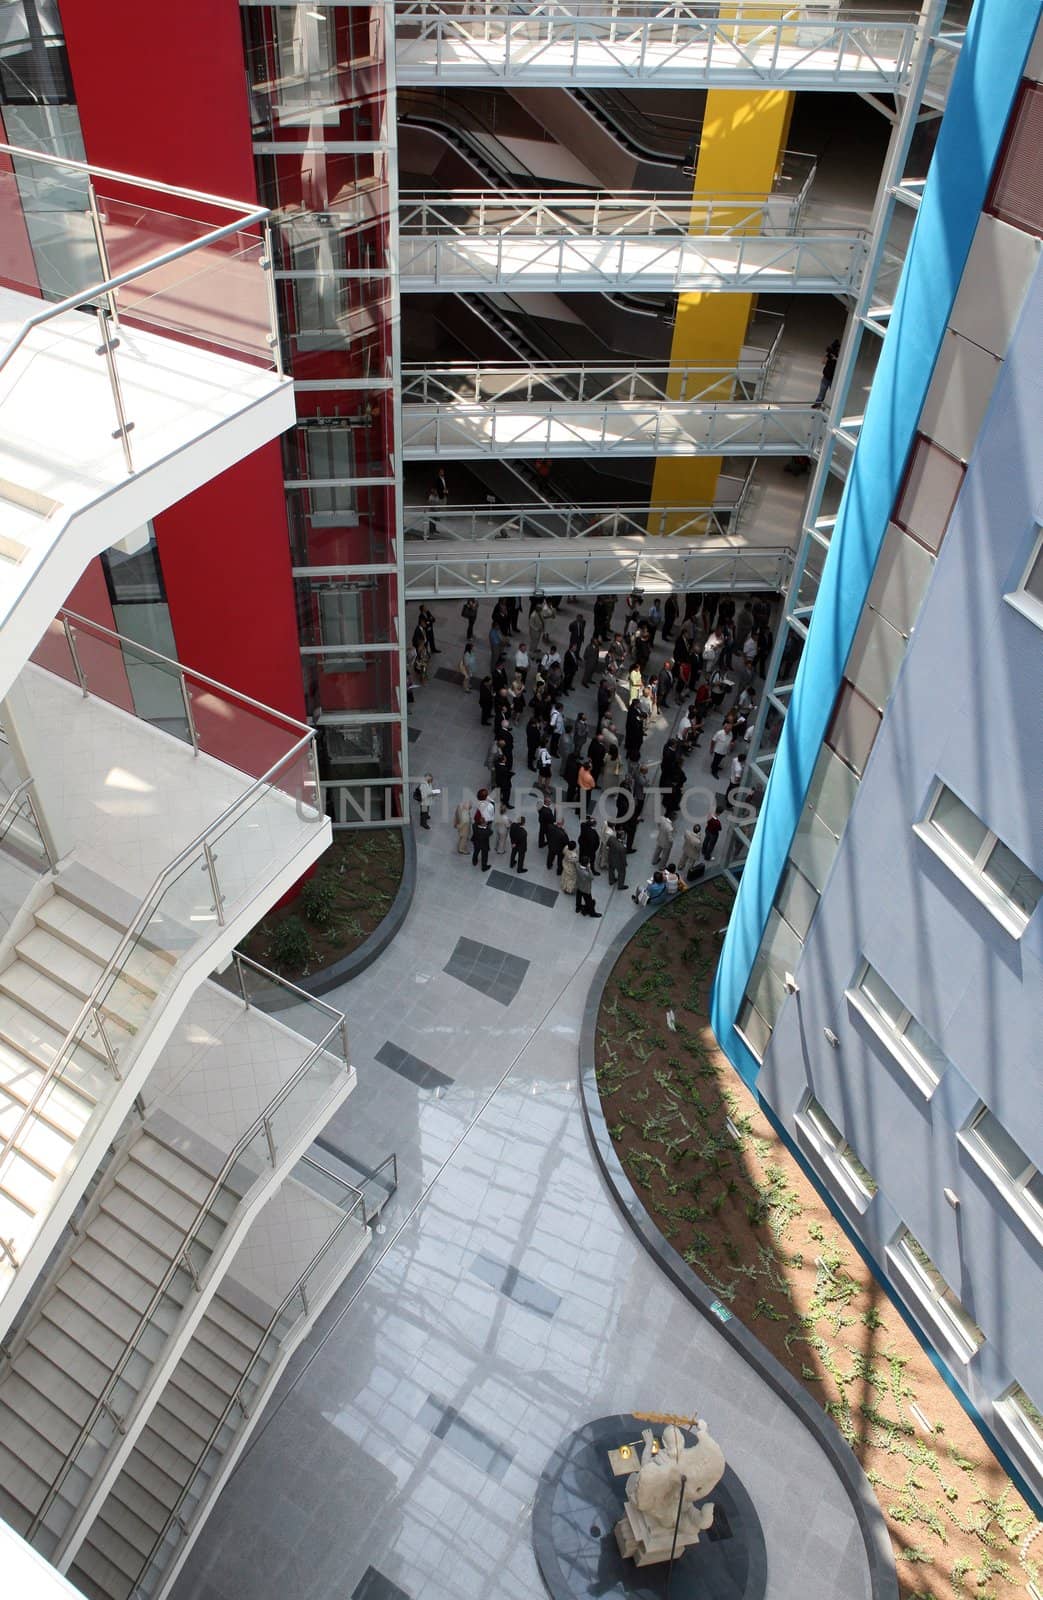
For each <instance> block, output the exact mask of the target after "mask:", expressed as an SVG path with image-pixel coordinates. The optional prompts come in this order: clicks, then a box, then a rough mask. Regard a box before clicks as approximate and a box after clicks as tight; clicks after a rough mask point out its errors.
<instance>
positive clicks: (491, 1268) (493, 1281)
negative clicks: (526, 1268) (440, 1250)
mask: <svg viewBox="0 0 1043 1600" xmlns="http://www.w3.org/2000/svg"><path fill="white" fill-rule="evenodd" d="M471 1271H472V1272H473V1273H474V1275H475V1277H476V1278H481V1280H482V1282H483V1283H488V1284H490V1285H491V1286H492V1288H494V1289H496V1290H498V1291H499V1293H500V1294H504V1295H506V1296H507V1298H508V1299H509V1300H514V1301H516V1302H517V1304H518V1305H520V1306H524V1307H525V1309H526V1310H527V1311H534V1312H535V1313H536V1315H537V1316H539V1317H548V1318H549V1317H552V1316H553V1315H554V1313H555V1312H556V1311H557V1309H558V1307H559V1306H560V1305H561V1296H560V1295H559V1294H555V1293H554V1292H553V1290H551V1289H548V1288H546V1287H545V1286H544V1285H543V1284H542V1283H540V1282H538V1280H537V1279H536V1278H530V1277H528V1276H527V1274H526V1273H524V1272H519V1271H518V1269H517V1267H509V1266H506V1265H505V1264H504V1262H502V1261H497V1260H496V1258H495V1256H487V1255H485V1254H479V1255H476V1256H475V1258H474V1260H473V1262H472V1263H471Z"/></svg>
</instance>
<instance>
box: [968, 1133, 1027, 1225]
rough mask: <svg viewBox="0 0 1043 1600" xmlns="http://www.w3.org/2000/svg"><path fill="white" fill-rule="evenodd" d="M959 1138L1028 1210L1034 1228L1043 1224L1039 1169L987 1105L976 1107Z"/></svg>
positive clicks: (1003, 1186)
mask: <svg viewBox="0 0 1043 1600" xmlns="http://www.w3.org/2000/svg"><path fill="white" fill-rule="evenodd" d="M961 1138H962V1140H963V1142H964V1144H966V1146H967V1148H968V1149H969V1150H970V1151H971V1152H972V1154H974V1155H975V1156H976V1157H977V1158H978V1160H979V1161H980V1162H981V1164H982V1166H984V1167H985V1169H986V1170H987V1171H988V1172H989V1174H990V1176H991V1177H992V1178H994V1179H995V1181H996V1182H997V1183H998V1184H999V1185H1000V1187H1001V1188H1003V1189H1006V1190H1007V1191H1008V1193H1010V1194H1011V1195H1012V1197H1013V1198H1014V1199H1015V1200H1016V1201H1017V1202H1019V1203H1020V1204H1021V1205H1022V1206H1023V1207H1024V1209H1025V1210H1027V1211H1028V1213H1029V1216H1030V1219H1031V1220H1032V1221H1033V1222H1034V1223H1035V1224H1036V1226H1037V1228H1038V1227H1039V1226H1040V1225H1041V1224H1043V1173H1041V1172H1040V1171H1039V1169H1038V1168H1037V1167H1036V1166H1034V1164H1033V1163H1032V1162H1031V1161H1030V1160H1029V1158H1028V1156H1027V1155H1026V1154H1025V1152H1024V1150H1023V1149H1022V1148H1021V1146H1020V1145H1019V1144H1016V1143H1015V1141H1014V1140H1013V1139H1012V1138H1011V1136H1010V1134H1009V1133H1008V1132H1007V1130H1006V1128H1005V1127H1004V1126H1003V1124H1002V1122H999V1121H998V1120H997V1118H996V1117H994V1116H993V1114H992V1112H991V1111H990V1110H989V1108H988V1106H982V1107H981V1108H980V1110H979V1111H978V1112H977V1113H976V1114H975V1116H974V1118H973V1120H972V1122H971V1123H970V1126H969V1127H968V1128H967V1129H966V1130H965V1131H964V1133H963V1134H962V1135H961Z"/></svg>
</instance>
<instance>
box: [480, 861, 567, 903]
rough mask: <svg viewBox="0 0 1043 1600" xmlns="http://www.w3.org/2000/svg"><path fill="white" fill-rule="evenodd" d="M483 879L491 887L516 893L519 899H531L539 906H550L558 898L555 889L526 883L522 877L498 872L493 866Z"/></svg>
mask: <svg viewBox="0 0 1043 1600" xmlns="http://www.w3.org/2000/svg"><path fill="white" fill-rule="evenodd" d="M485 881H486V883H487V884H489V886H490V887H491V888H493V889H502V890H503V892H504V893H505V894H514V895H517V896H518V897H519V899H522V900H531V901H533V902H534V903H535V904H536V905H540V906H552V905H554V903H555V902H556V900H557V898H558V893H557V890H556V889H544V888H542V887H541V886H540V885H539V884H538V883H526V881H525V879H524V878H517V877H514V876H513V874H511V873H509V872H499V871H497V870H496V869H495V868H494V869H493V871H492V872H490V873H489V875H488V877H487V878H486V880H485Z"/></svg>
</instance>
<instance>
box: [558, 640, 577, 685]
mask: <svg viewBox="0 0 1043 1600" xmlns="http://www.w3.org/2000/svg"><path fill="white" fill-rule="evenodd" d="M578 671H579V655H578V653H577V651H576V647H575V645H572V644H570V645H569V647H568V649H567V650H566V651H565V659H564V661H563V662H562V664H561V692H562V694H571V693H572V685H573V683H574V682H575V681H576V673H577V672H578Z"/></svg>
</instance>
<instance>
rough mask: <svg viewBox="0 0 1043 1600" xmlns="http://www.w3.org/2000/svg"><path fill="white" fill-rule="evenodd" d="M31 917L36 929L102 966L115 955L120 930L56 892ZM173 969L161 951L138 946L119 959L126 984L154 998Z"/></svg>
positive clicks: (171, 962)
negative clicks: (50, 935) (131, 984)
mask: <svg viewBox="0 0 1043 1600" xmlns="http://www.w3.org/2000/svg"><path fill="white" fill-rule="evenodd" d="M33 916H34V918H35V921H36V924H37V926H38V927H41V928H46V930H47V932H48V933H51V934H53V935H54V936H55V938H57V939H61V940H63V941H64V943H65V944H67V945H69V946H70V948H71V949H73V950H78V951H79V952H80V953H81V955H85V956H91V957H92V958H93V959H94V960H96V961H98V962H100V963H101V964H102V965H103V966H104V965H105V964H106V963H107V962H109V961H110V960H111V959H112V957H113V956H114V955H115V954H116V951H117V950H118V949H119V945H120V941H121V940H122V938H123V931H122V930H121V929H119V928H114V927H113V926H112V924H111V923H109V922H103V921H102V919H101V918H100V917H98V916H95V915H94V913H93V912H91V911H88V910H86V908H85V907H83V906H81V905H78V904H77V903H76V901H75V900H70V899H68V898H67V896H66V895H65V894H63V893H62V892H61V891H60V890H59V892H58V893H56V894H54V895H52V896H51V898H50V899H49V900H45V901H44V902H43V904H42V905H41V906H38V907H37V909H36V911H35V912H34V913H33ZM173 967H174V962H173V961H172V960H171V958H170V956H168V955H167V954H166V953H165V952H164V951H162V950H150V949H148V948H147V947H145V946H143V945H138V946H137V947H136V948H135V949H133V950H131V951H129V952H128V953H127V954H126V955H125V956H124V957H123V958H122V959H121V965H120V972H121V975H122V976H123V978H125V979H126V981H127V982H128V983H133V984H136V985H137V987H138V988H139V989H142V990H144V992H145V993H146V994H149V995H155V994H157V993H158V992H159V990H160V989H161V988H162V987H163V985H164V983H165V982H166V980H167V978H168V977H169V976H170V973H171V971H172V970H173Z"/></svg>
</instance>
